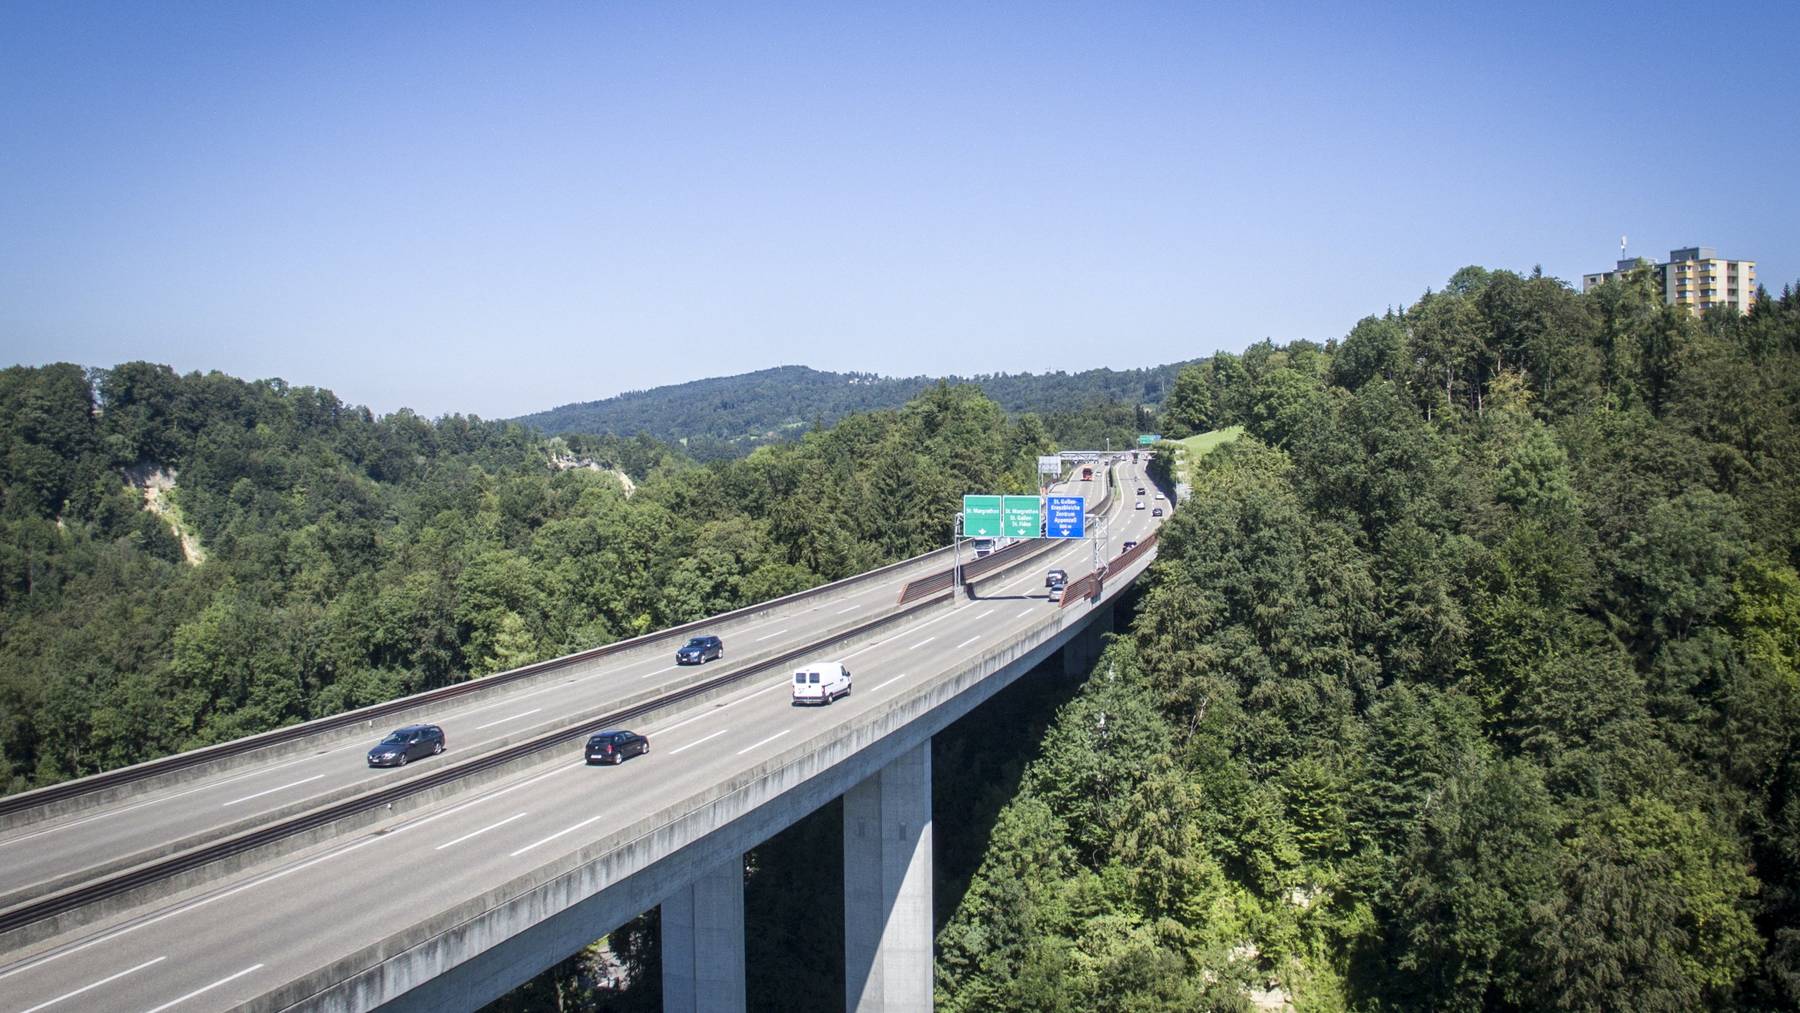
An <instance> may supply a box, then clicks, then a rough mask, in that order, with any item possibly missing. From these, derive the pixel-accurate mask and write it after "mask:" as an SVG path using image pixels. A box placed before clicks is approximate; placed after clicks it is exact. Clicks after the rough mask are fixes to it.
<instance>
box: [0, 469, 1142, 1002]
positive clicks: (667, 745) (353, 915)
mask: <svg viewBox="0 0 1800 1013" xmlns="http://www.w3.org/2000/svg"><path fill="white" fill-rule="evenodd" d="M1136 483H1137V480H1136V479H1135V478H1134V477H1132V476H1131V472H1130V469H1129V466H1121V469H1120V488H1121V495H1120V496H1119V498H1118V502H1117V504H1116V509H1115V511H1114V512H1113V514H1112V521H1111V527H1112V530H1111V531H1110V532H1109V534H1110V538H1111V541H1112V552H1111V554H1113V555H1116V554H1117V552H1118V551H1119V545H1120V543H1121V542H1122V541H1123V540H1124V539H1127V538H1141V537H1142V535H1143V534H1145V533H1147V532H1148V531H1149V530H1150V529H1151V526H1152V524H1153V521H1152V519H1151V517H1150V511H1149V510H1148V509H1146V510H1144V511H1136V510H1134V509H1133V504H1134V501H1135V499H1136V497H1134V496H1133V495H1132V494H1131V493H1132V491H1133V487H1134V486H1135V485H1136ZM1145 499H1146V501H1147V503H1148V504H1150V505H1157V504H1159V503H1161V501H1158V500H1155V499H1154V498H1153V497H1151V496H1146V497H1145ZM1161 505H1164V506H1166V505H1167V504H1166V503H1161ZM1056 565H1060V566H1064V567H1065V568H1067V569H1068V570H1069V571H1070V573H1071V574H1072V575H1075V576H1079V575H1080V574H1083V573H1086V572H1088V571H1089V569H1091V549H1090V547H1089V545H1088V543H1086V542H1078V543H1071V544H1070V545H1068V546H1065V547H1060V548H1058V549H1056V550H1052V552H1051V553H1050V554H1048V555H1047V556H1046V557H1044V558H1043V559H1042V560H1041V561H1040V563H1039V564H1038V565H1033V566H1032V567H1030V568H1028V569H1026V570H1024V571H1022V572H1020V573H1018V574H1016V575H1014V576H1013V577H1010V578H1008V579H1006V580H1005V581H1003V582H989V584H987V585H984V586H983V587H982V589H981V593H982V598H981V599H980V600H977V601H963V602H959V603H958V604H957V605H956V606H955V607H954V608H951V609H942V610H934V611H933V612H931V613H929V614H927V615H926V616H923V617H921V618H919V619H918V620H915V621H913V622H910V623H907V624H905V625H903V626H900V627H896V628H895V629H894V630H892V631H891V632H889V633H888V634H887V635H886V636H884V637H883V638H882V639H880V640H878V641H874V642H870V643H865V644H862V645H859V646H857V647H854V648H851V649H849V650H847V651H845V652H843V653H842V654H841V655H839V657H841V658H842V660H844V661H845V662H846V664H848V665H849V666H850V668H851V670H852V671H853V672H854V673H855V679H854V684H855V690H854V692H853V693H852V694H851V695H850V696H848V697H845V698H843V699H841V700H840V701H839V702H837V703H836V704H833V705H831V706H830V707H815V708H798V707H794V706H792V705H791V703H790V699H789V691H788V679H789V673H788V672H787V671H785V670H781V671H774V672H768V673H764V674H763V675H760V676H757V677H755V678H754V679H751V680H749V681H748V682H747V683H746V684H745V685H744V686H742V687H740V688H739V689H738V690H737V691H735V692H734V693H732V694H731V695H729V696H727V697H725V698H721V699H718V700H714V701H711V702H709V703H708V704H707V705H705V706H703V707H700V708H697V709H696V711H694V712H686V713H683V714H679V715H675V716H671V717H669V718H667V719H664V720H662V721H660V722H658V723H656V724H653V725H650V726H647V727H642V728H639V729H638V730H639V731H642V732H645V733H646V734H648V735H649V736H650V738H651V740H652V746H653V749H652V751H651V753H650V754H649V755H647V756H643V757H639V758H636V759H633V760H630V761H628V762H627V763H625V764H623V765H621V766H619V767H588V766H587V765H586V764H585V763H584V762H583V761H582V760H581V758H580V756H579V755H578V753H577V752H575V751H574V750H572V751H571V753H570V755H569V756H567V757H566V758H563V759H560V760H556V761H550V762H546V763H545V764H542V765H540V766H538V767H536V768H534V769H531V770H529V771H525V772H522V773H520V774H518V775H516V776H515V777H513V778H511V779H509V780H507V781H505V782H503V783H499V784H495V785H490V786H487V787H484V788H482V789H479V790H477V791H473V792H470V793H468V794H467V795H466V796H462V797H459V798H457V799H456V800H454V801H451V802H446V803H443V804H441V805H439V806H437V807H434V808H432V809H429V810H426V811H423V812H419V813H414V814H411V815H409V816H407V817H404V818H400V819H397V820H395V821H392V822H391V823H389V824H384V825H380V826H376V827H371V828H365V829H363V830H361V831H358V832H357V833H355V834H354V835H351V836H348V837H345V838H340V839H338V840H335V841H332V842H329V843H326V844H322V845H318V846H315V847H313V848H311V849H308V850H305V851H302V852H300V853H297V854H294V855H290V856H286V857H284V858H282V859H279V860H276V861H273V862H270V863H267V864H265V865H262V866H259V867H256V868H253V869H249V870H245V871H243V872H241V873H238V874H235V875H233V876H230V877H227V878H223V879H221V880H219V881H217V882H214V883H210V884H208V885H207V886H205V887H201V888H196V889H195V890H191V891H188V892H186V893H183V894H179V895H176V896H174V897H170V898H168V899H166V900H163V901H159V902H156V903H153V904H149V905H146V906H144V907H143V908H140V909H138V910H136V911H132V912H128V913H125V914H123V915H120V916H118V917H116V918H113V919H110V920H108V921H107V922H106V923H104V924H102V925H96V926H91V927H88V928H84V929H78V930H75V931H73V932H71V933H68V934H66V935H65V936H64V937H62V938H60V939H57V940H52V941H49V942H47V943H45V944H42V945H40V946H36V947H33V948H31V952H32V954H33V955H32V956H30V957H28V958H27V959H23V960H15V961H11V962H9V963H7V964H5V965H3V966H0V997H3V998H0V1013H3V1011H7V1010H11V1011H17V1013H36V1011H38V1010H76V1009H108V1010H133V1009H136V1010H144V1011H152V1013H160V1011H162V1010H176V1009H179V1010H184V1011H185V1010H204V1009H227V1008H230V1007H231V1006H233V1005H235V1004H237V1003H239V1002H242V1001H245V1000H246V999H247V998H249V997H253V996H256V995H260V994H262V993H264V992H266V991H267V990H268V989H270V988H272V987H275V986H277V985H279V984H281V983H283V982H286V981H288V980H291V979H293V978H294V977H296V976H298V975H300V974H304V973H306V972H308V971H310V970H312V969H314V968H317V967H320V966H323V965H325V964H328V963H330V962H332V961H334V960H337V959H341V958H343V957H344V956H346V955H348V954H350V953H353V952H355V951H356V950H358V949H360V948H361V947H362V946H364V945H366V944H368V943H370V942H374V941H376V940H378V939H380V938H382V937H384V936H386V935H388V934H390V933H392V932H393V931H396V930H397V929H399V928H402V927H404V926H406V925H409V924H412V923H415V922H417V921H420V920H422V919H423V918H424V917H425V916H426V915H428V914H430V913H434V912H435V911H439V910H445V909H448V908H449V907H451V906H453V905H454V904H456V903H457V902H459V901H461V900H463V899H466V898H468V897H473V896H479V895H481V894H482V893H484V892H485V891H487V890H489V889H492V888H493V887H494V886H496V885H498V884H501V883H505V882H507V881H509V880H511V879H513V878H514V877H516V876H518V875H520V874H522V873H524V872H526V871H529V870H530V869H531V868H534V867H535V866H537V865H541V864H543V863H544V862H545V861H546V860H547V859H549V858H553V857H557V856H560V855H562V854H566V853H569V852H573V851H576V850H579V849H580V848H581V847H582V846H583V845H585V844H586V843H588V842H589V841H591V840H594V839H596V838H598V837H600V836H603V835H604V833H605V832H608V831H610V830H612V829H614V828H617V827H620V826H626V825H630V824H632V823H634V822H637V821H641V820H644V819H646V818H648V817H649V816H651V815H652V814H654V813H656V812H658V811H660V810H662V809H664V808H665V807H667V806H668V805H669V804H670V803H672V802H674V801H677V800H679V799H682V798H687V797H689V796H692V795H696V794H699V793H701V792H703V791H704V790H705V789H706V788H707V787H708V786H710V785H713V784H717V783H719V782H721V781H722V780H725V779H728V778H730V777H732V776H734V775H736V774H740V773H742V772H744V771H746V770H749V769H751V768H753V767H755V766H756V765H757V764H759V763H762V762H764V761H766V760H768V759H769V758H770V757H772V756H775V755H777V754H779V753H780V752H781V751H782V750H783V749H786V748H789V747H791V746H792V745H793V744H795V743H798V742H804V741H806V740H807V739H808V738H809V737H811V736H814V735H817V734H819V733H821V732H824V731H826V730H828V729H829V728H830V726H831V725H832V724H834V723H841V722H846V721H849V720H851V719H853V718H854V717H855V716H856V715H858V714H860V713H862V712H864V711H866V710H868V709H869V708H872V707H874V706H876V705H878V704H880V703H881V702H882V701H884V700H886V699H889V698H890V697H891V696H893V695H895V694H899V693H904V692H906V691H908V689H909V687H915V686H917V685H918V684H921V683H923V682H925V681H928V680H929V679H930V678H932V677H934V676H936V675H939V674H942V673H944V672H947V671H952V670H955V669H956V668H957V667H958V665H959V664H960V663H961V662H962V659H965V658H966V657H967V656H968V655H969V654H971V653H976V652H980V651H982V650H984V649H986V648H987V647H991V646H994V645H997V644H1000V643H1004V642H1006V641H1008V640H1011V639H1014V638H1016V637H1017V636H1019V635H1020V633H1021V632H1022V631H1024V630H1026V629H1028V628H1030V627H1031V626H1033V625H1035V624H1039V623H1042V622H1045V621H1047V620H1048V619H1050V618H1051V617H1052V616H1053V615H1054V612H1055V610H1056V609H1057V606H1056V605H1054V604H1051V603H1049V602H1048V601H1047V600H1046V598H1045V589H1044V586H1043V572H1044V569H1046V568H1047V567H1050V566H1056ZM895 593H896V588H893V587H887V588H882V589H870V590H868V591H863V592H859V593H858V594H857V595H855V596H853V597H850V598H845V599H838V600H834V601H831V602H814V603H808V605H809V606H810V607H809V609H808V610H807V614H806V615H807V616H810V614H811V613H814V612H820V611H828V610H831V609H834V608H835V609H845V608H849V607H851V603H852V602H860V603H861V604H857V605H856V606H855V607H857V608H868V609H869V610H870V611H871V614H874V612H875V610H876V609H877V608H879V607H885V606H891V604H892V602H893V598H894V595H895ZM878 602H879V603H885V605H883V604H878ZM1071 607H1072V608H1081V607H1086V606H1083V605H1074V606H1071ZM804 617H805V616H778V617H772V618H770V619H769V620H767V622H766V625H765V626H764V627H763V629H764V631H765V633H766V634H767V635H768V636H770V637H771V638H772V639H774V640H777V641H779V642H782V643H787V642H790V641H792V642H799V641H800V640H801V639H802V638H803V637H804V636H805V634H804V632H803V630H802V629H801V628H800V626H799V620H800V619H801V618H804ZM814 618H816V617H814ZM754 633H755V631H749V630H747V631H741V632H739V633H737V634H735V635H734V636H733V637H732V638H731V639H729V640H728V641H727V645H726V646H727V652H728V653H727V658H728V660H729V659H730V658H732V657H733V656H734V655H737V654H738V653H739V652H738V651H737V650H736V645H737V644H738V643H739V642H742V641H744V640H745V639H746V638H747V637H748V636H752V635H754ZM719 664H720V663H719V662H714V663H713V664H712V665H709V666H708V668H709V669H712V668H716V667H717V666H718V665H719ZM672 667H673V666H672V659H667V658H665V659H660V660H659V659H655V658H642V659H635V660H632V661H630V662H628V663H624V664H622V665H621V666H620V667H619V668H618V670H617V671H610V670H609V671H608V672H606V673H604V674H601V675H596V676H593V677H592V681H591V683H590V684H588V685H582V686H577V687H562V686H558V687H545V688H543V689H542V690H539V691H536V694H534V695H531V696H526V697H524V698H523V699H514V698H512V697H507V698H504V699H501V700H483V701H481V702H479V703H478V704H477V705H476V706H475V707H474V708H472V709H471V710H470V711H469V712H467V713H458V714H457V715H455V716H454V717H452V716H450V715H446V716H445V717H444V719H443V720H441V721H438V722H437V723H439V724H443V725H444V726H445V728H446V733H447V735H448V737H449V740H450V742H451V745H452V749H458V748H468V745H469V743H470V740H471V739H478V736H479V731H477V729H476V726H478V725H481V724H486V723H488V722H498V724H494V725H492V727H493V728H500V727H502V726H503V724H504V723H505V722H507V721H509V720H518V721H525V720H528V718H529V715H525V714H524V711H529V710H531V709H532V708H535V707H539V706H543V707H544V708H545V710H543V711H539V712H537V713H548V714H553V713H554V710H553V709H552V708H554V707H555V706H557V705H556V704H555V703H554V702H553V701H554V700H559V699H562V698H561V697H558V696H556V695H555V694H554V693H552V692H551V691H552V690H560V689H567V690H569V691H571V692H575V693H588V694H604V693H607V692H619V691H620V687H621V686H628V685H629V684H628V683H627V682H626V680H631V681H633V682H641V681H643V680H653V679H658V678H667V677H669V676H671V675H674V674H675V673H674V672H672V671H668V669H672ZM630 688H633V689H635V688H636V687H635V686H631V687H630ZM465 728H466V730H464V729H465ZM372 742H373V739H372V738H371V739H370V741H369V742H367V743H365V742H361V741H358V742H355V743H351V744H346V745H344V746H341V747H339V748H336V749H332V750H328V751H325V752H323V753H321V754H318V755H316V756H309V757H307V758H306V761H305V763H304V764H300V763H296V764H291V765H286V766H283V767H281V768H279V769H271V770H259V771H254V772H252V773H250V774H248V775H245V776H240V777H233V778H229V779H226V780H225V781H224V782H222V783H218V784H207V785H204V786H199V787H197V786H189V788H188V789H183V790H181V791H178V792H174V793H171V797H169V798H149V799H139V800H134V801H133V802H132V803H130V804H129V805H128V806H125V807H121V808H120V810H119V811H118V812H115V813H113V814H112V815H111V816H110V817H99V818H84V819H83V820H82V821H80V822H79V823H78V825H77V827H74V828H71V829H79V828H80V827H84V826H85V827H92V828H93V830H95V831H97V830H98V829H99V828H98V827H95V826H94V824H102V825H104V824H106V823H108V822H122V823H128V824H133V825H135V824H136V823H137V821H138V820H140V819H144V818H146V817H148V816H149V815H150V814H156V818H158V819H160V820H166V821H167V825H170V826H178V825H179V822H180V819H179V817H174V816H167V815H164V814H163V813H160V812H158V809H159V807H163V808H166V809H168V810H170V811H173V810H174V809H175V808H177V807H182V808H184V811H188V812H205V811H206V810H207V809H208V808H223V807H225V806H227V805H229V804H231V803H232V801H233V799H234V798H245V797H251V796H256V794H257V793H258V792H262V791H269V790H271V789H272V790H273V792H274V793H279V792H282V791H287V790H296V791H305V790H308V789H307V788H306V787H305V786H306V785H313V784H316V783H318V782H319V781H325V780H329V779H332V778H336V777H348V778H352V779H358V780H379V779H382V778H385V777H390V776H392V772H387V771H373V772H371V771H369V770H368V769H367V768H365V767H364V766H363V761H362V756H361V752H362V751H363V750H365V749H366V748H367V746H368V745H369V744H372ZM417 762H426V761H417ZM406 769H408V770H410V769H412V768H411V767H408V768H406ZM302 778H314V779H315V780H309V781H304V782H302V780H301V779H302ZM296 782H299V783H296ZM284 785H293V787H292V789H289V788H286V787H284ZM227 796H230V797H227ZM261 797H264V798H266V797H269V796H267V795H265V796H261ZM254 801H255V799H254V798H251V799H250V802H244V803H238V804H240V805H242V804H251V803H253V802H254ZM189 807H191V808H189ZM88 815H89V817H95V816H97V814H88ZM121 817H124V818H121ZM32 829H33V831H35V830H40V829H43V830H48V829H51V828H48V827H45V828H32ZM107 832H108V833H110V834H114V835H126V836H128V835H129V833H130V831H129V830H128V829H121V828H113V829H111V830H109V831H107ZM38 840H47V838H39V839H38ZM5 843H6V844H12V843H13V842H12V841H10V840H9V841H7V842H5ZM55 849H56V848H55V846H54V845H52V846H51V847H47V848H44V850H55ZM10 850H11V851H12V852H16V853H17V854H26V853H29V852H34V851H36V850H38V848H34V847H29V846H28V843H27V844H17V845H14V847H13V848H11V849H10ZM13 857H15V856H14V855H13V854H9V853H8V852H5V851H0V862H7V861H9V860H10V859H11V858H13ZM0 959H4V958H0Z"/></svg>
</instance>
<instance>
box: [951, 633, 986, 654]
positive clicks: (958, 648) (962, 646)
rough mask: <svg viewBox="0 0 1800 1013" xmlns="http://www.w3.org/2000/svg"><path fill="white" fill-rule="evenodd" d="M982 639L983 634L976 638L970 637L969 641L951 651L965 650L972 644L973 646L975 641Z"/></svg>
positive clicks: (977, 635)
mask: <svg viewBox="0 0 1800 1013" xmlns="http://www.w3.org/2000/svg"><path fill="white" fill-rule="evenodd" d="M980 639H981V634H979V633H977V634H975V635H974V636H972V637H970V638H969V639H967V640H965V641H963V642H962V643H960V644H957V645H956V646H955V647H953V648H951V650H956V651H960V650H962V649H963V648H965V647H967V646H969V645H970V644H972V643H974V642H975V641H977V640H980Z"/></svg>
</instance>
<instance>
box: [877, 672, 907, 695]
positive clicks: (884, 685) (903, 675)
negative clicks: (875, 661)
mask: <svg viewBox="0 0 1800 1013" xmlns="http://www.w3.org/2000/svg"><path fill="white" fill-rule="evenodd" d="M904 678H906V673H905V672H901V673H900V674H899V675H896V676H894V677H893V678H892V679H889V680H888V681H886V682H884V683H882V684H881V685H879V686H877V687H875V688H874V689H872V690H869V692H871V693H879V692H881V691H882V690H884V689H886V688H888V687H889V686H892V685H893V684H894V683H896V682H899V681H900V680H901V679H904Z"/></svg>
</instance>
